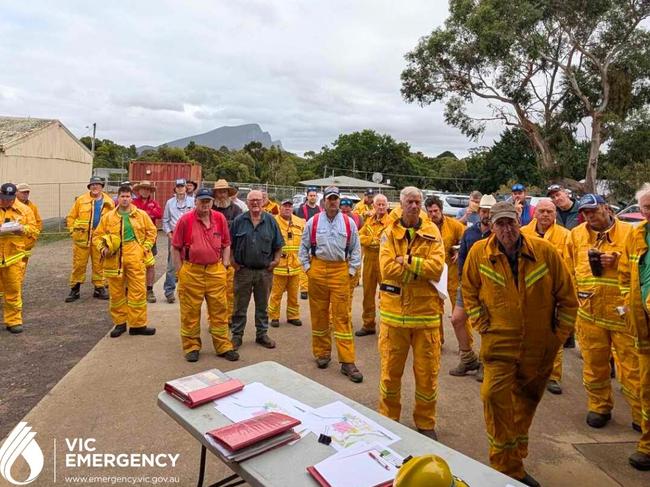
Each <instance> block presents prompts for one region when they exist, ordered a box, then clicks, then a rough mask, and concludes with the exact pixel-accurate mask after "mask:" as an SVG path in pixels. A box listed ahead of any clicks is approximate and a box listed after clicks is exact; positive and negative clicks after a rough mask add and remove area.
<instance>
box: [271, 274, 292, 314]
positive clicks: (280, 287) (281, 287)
mask: <svg viewBox="0 0 650 487" xmlns="http://www.w3.org/2000/svg"><path fill="white" fill-rule="evenodd" d="M299 287H300V275H299V274H294V275H280V274H274V275H273V286H272V287H271V295H270V297H269V306H268V312H269V320H272V321H273V320H278V321H279V320H280V307H281V305H282V295H283V294H284V292H285V291H286V292H287V320H298V319H300V307H299V306H298V288H299Z"/></svg>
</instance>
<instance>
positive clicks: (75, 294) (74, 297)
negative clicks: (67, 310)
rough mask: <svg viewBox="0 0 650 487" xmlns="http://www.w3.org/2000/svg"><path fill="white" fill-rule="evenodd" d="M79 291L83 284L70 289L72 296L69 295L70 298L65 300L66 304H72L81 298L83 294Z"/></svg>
mask: <svg viewBox="0 0 650 487" xmlns="http://www.w3.org/2000/svg"><path fill="white" fill-rule="evenodd" d="M79 289H81V283H80V282H78V283H77V284H75V285H74V286H72V287H71V288H70V294H68V297H67V298H65V302H66V303H71V302H73V301H76V300H77V299H79V298H80V297H81V294H80V293H79Z"/></svg>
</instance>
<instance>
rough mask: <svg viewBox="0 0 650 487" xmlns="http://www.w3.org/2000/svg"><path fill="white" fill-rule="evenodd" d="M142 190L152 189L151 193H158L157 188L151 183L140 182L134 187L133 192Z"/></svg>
mask: <svg viewBox="0 0 650 487" xmlns="http://www.w3.org/2000/svg"><path fill="white" fill-rule="evenodd" d="M141 189H150V190H151V191H156V187H155V186H154V184H153V183H152V182H151V181H147V180H144V181H140V182H139V183H138V184H136V185H135V186H133V191H140V190H141Z"/></svg>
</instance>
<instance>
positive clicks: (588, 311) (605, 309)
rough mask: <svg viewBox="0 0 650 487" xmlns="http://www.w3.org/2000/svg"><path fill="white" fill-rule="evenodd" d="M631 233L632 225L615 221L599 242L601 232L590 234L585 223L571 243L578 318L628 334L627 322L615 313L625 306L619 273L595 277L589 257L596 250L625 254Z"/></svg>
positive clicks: (573, 234)
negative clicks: (626, 240)
mask: <svg viewBox="0 0 650 487" xmlns="http://www.w3.org/2000/svg"><path fill="white" fill-rule="evenodd" d="M631 230H632V226H631V225H630V224H629V223H625V222H621V221H619V220H614V224H613V225H612V226H611V227H610V228H609V230H607V231H606V232H603V233H602V234H601V236H600V238H599V232H595V231H593V230H591V229H590V228H589V227H588V226H587V223H586V222H585V223H582V224H581V225H578V226H577V227H575V228H574V229H573V230H571V238H570V240H569V247H568V251H569V259H570V260H569V267H570V268H571V269H572V270H573V272H574V275H575V279H576V287H577V291H578V303H579V304H580V309H579V310H578V316H580V318H582V319H585V320H587V321H590V322H591V323H593V324H595V325H598V326H601V327H603V328H607V329H609V330H613V331H623V332H625V331H629V330H628V329H627V326H626V323H625V318H624V317H623V316H621V315H620V314H619V313H618V311H617V310H616V308H617V307H619V306H623V296H621V291H620V289H619V284H618V270H617V269H616V268H613V269H603V275H602V276H600V277H595V276H594V275H593V274H592V272H591V267H590V266H589V257H588V255H587V253H588V251H589V249H591V248H597V249H598V250H600V251H601V252H607V253H612V252H617V253H619V254H622V253H623V250H624V249H625V239H626V238H627V236H628V234H629V233H630V231H631Z"/></svg>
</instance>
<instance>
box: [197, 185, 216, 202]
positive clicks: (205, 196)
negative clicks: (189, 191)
mask: <svg viewBox="0 0 650 487" xmlns="http://www.w3.org/2000/svg"><path fill="white" fill-rule="evenodd" d="M194 198H195V199H197V200H213V199H214V196H212V190H211V189H210V188H201V189H199V190H198V191H197V192H196V194H195V195H194Z"/></svg>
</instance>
